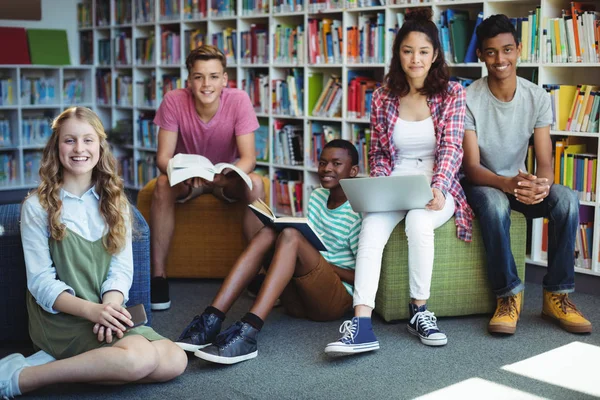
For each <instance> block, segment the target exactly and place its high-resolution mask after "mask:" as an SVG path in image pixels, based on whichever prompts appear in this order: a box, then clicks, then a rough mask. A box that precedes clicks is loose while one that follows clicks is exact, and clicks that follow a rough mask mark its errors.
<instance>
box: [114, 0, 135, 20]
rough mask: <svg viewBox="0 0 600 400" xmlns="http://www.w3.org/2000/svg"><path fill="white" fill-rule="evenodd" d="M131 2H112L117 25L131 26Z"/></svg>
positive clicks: (119, 0) (116, 0) (118, 0)
mask: <svg viewBox="0 0 600 400" xmlns="http://www.w3.org/2000/svg"><path fill="white" fill-rule="evenodd" d="M131 5H132V3H131V0H114V3H113V11H114V13H115V15H114V17H115V18H114V19H115V24H117V25H126V24H131V22H132V21H133V16H132V14H131Z"/></svg>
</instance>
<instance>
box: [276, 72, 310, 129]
mask: <svg viewBox="0 0 600 400" xmlns="http://www.w3.org/2000/svg"><path fill="white" fill-rule="evenodd" d="M271 85H272V92H273V95H272V99H273V104H272V108H271V109H272V110H273V113H275V114H277V115H289V116H292V117H301V116H303V115H304V75H303V73H302V71H300V70H299V69H297V68H294V69H292V70H291V71H290V72H289V73H288V76H287V77H286V78H285V79H274V80H273V81H272V83H271Z"/></svg>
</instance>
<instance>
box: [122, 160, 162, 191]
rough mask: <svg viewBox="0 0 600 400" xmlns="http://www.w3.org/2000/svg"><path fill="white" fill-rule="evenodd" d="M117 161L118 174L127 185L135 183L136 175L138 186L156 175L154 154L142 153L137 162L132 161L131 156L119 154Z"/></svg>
mask: <svg viewBox="0 0 600 400" xmlns="http://www.w3.org/2000/svg"><path fill="white" fill-rule="evenodd" d="M117 163H118V168H119V175H120V176H122V177H123V181H124V182H125V184H126V185H128V186H133V185H134V184H135V177H136V175H137V182H138V185H139V186H145V185H146V184H147V183H148V182H150V181H151V180H152V179H154V178H156V177H157V176H158V169H157V168H156V157H155V155H154V154H146V155H145V156H144V155H142V156H141V158H140V159H139V160H138V161H137V164H136V163H134V161H133V157H132V156H121V157H118V158H117Z"/></svg>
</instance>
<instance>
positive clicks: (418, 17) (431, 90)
mask: <svg viewBox="0 0 600 400" xmlns="http://www.w3.org/2000/svg"><path fill="white" fill-rule="evenodd" d="M432 16H433V12H432V11H431V9H430V8H417V9H415V10H413V11H410V12H407V13H406V21H405V22H404V24H403V25H402V27H401V28H400V30H399V31H398V34H396V38H395V39H394V45H393V46H392V61H391V63H390V70H389V72H388V73H387V75H386V76H385V83H386V86H387V88H388V89H389V90H390V91H391V92H392V93H393V94H395V95H397V96H399V97H403V96H406V95H407V94H408V93H409V91H410V86H409V84H408V81H407V80H406V74H405V73H404V70H402V65H401V64H400V45H401V44H402V42H403V41H404V39H405V38H406V37H407V36H408V34H409V33H411V32H421V33H424V34H425V35H427V38H428V39H429V42H430V43H431V44H432V46H433V51H434V53H436V58H435V60H434V61H433V63H432V64H431V69H430V70H429V73H428V74H427V78H425V83H424V84H423V87H422V88H420V89H419V93H421V94H422V95H425V96H428V97H430V96H433V95H436V94H442V95H443V94H445V93H446V92H447V90H448V80H449V78H450V76H449V73H448V66H447V65H446V60H445V59H444V51H443V49H442V46H441V44H440V39H439V33H438V29H437V26H435V23H434V22H433V21H431V17H432Z"/></svg>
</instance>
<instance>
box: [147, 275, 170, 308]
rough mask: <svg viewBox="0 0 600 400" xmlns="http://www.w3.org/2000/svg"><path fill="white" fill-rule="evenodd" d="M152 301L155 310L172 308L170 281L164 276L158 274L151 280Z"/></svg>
mask: <svg viewBox="0 0 600 400" xmlns="http://www.w3.org/2000/svg"><path fill="white" fill-rule="evenodd" d="M150 303H151V308H152V310H154V311H161V310H168V309H169V308H171V299H170V298H169V282H168V281H167V279H166V278H163V277H162V276H156V277H154V278H152V280H151V281H150Z"/></svg>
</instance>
